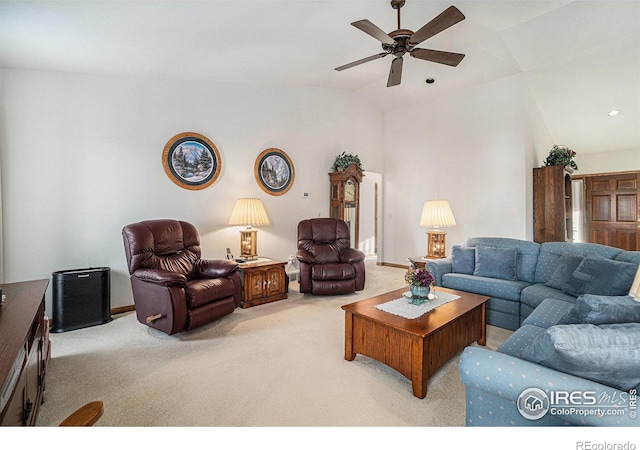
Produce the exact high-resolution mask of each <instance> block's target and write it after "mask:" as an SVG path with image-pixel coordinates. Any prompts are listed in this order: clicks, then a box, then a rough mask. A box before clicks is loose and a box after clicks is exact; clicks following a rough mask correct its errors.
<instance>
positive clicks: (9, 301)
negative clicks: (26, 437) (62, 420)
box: [0, 280, 49, 426]
mask: <svg viewBox="0 0 640 450" xmlns="http://www.w3.org/2000/svg"><path fill="white" fill-rule="evenodd" d="M48 284H49V280H38V281H27V282H21V283H10V284H4V285H1V286H0V287H1V288H2V292H3V294H4V295H5V296H6V299H5V302H4V304H3V305H2V306H0V342H1V343H2V345H1V348H0V424H2V425H9V426H19V425H35V421H36V416H37V414H38V407H39V406H40V403H42V395H43V391H44V375H45V371H46V364H47V360H48V348H49V334H48V321H47V322H45V318H44V295H45V292H46V289H47V285H48Z"/></svg>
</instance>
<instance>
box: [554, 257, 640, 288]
mask: <svg viewBox="0 0 640 450" xmlns="http://www.w3.org/2000/svg"><path fill="white" fill-rule="evenodd" d="M637 271H638V264H634V263H628V262H623V261H615V260H613V259H609V258H605V257H604V256H600V255H589V256H587V257H586V258H585V259H584V260H583V261H582V262H581V263H580V265H579V266H578V267H577V268H576V270H575V271H574V272H573V274H571V276H570V277H569V279H568V280H567V282H566V283H565V284H564V285H563V286H562V291H563V292H565V293H566V294H569V295H573V296H575V297H578V296H580V295H582V294H596V295H614V296H615V295H627V294H628V293H629V289H631V284H632V283H633V278H634V277H635V275H636V272H637Z"/></svg>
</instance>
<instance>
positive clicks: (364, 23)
mask: <svg viewBox="0 0 640 450" xmlns="http://www.w3.org/2000/svg"><path fill="white" fill-rule="evenodd" d="M351 25H353V26H354V27H356V28H357V29H359V30H362V31H364V32H365V33H367V34H368V35H369V36H373V37H374V38H376V39H377V40H379V41H380V42H382V43H383V44H389V45H395V43H396V41H394V40H393V39H391V38H390V37H389V35H388V34H387V33H385V32H384V31H382V30H381V29H380V28H378V27H377V26H376V25H374V24H373V23H371V22H370V21H369V20H367V19H363V20H358V21H357V22H353V23H352V24H351Z"/></svg>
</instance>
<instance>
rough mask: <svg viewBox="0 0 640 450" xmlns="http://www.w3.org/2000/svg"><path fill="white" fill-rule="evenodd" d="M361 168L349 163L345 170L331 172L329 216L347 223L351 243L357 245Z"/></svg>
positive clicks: (355, 246)
mask: <svg viewBox="0 0 640 450" xmlns="http://www.w3.org/2000/svg"><path fill="white" fill-rule="evenodd" d="M363 176H364V175H363V173H362V169H360V167H359V166H358V165H357V164H356V163H351V164H350V165H349V167H347V168H346V169H345V170H342V171H338V172H331V173H330V174H329V179H330V181H331V191H330V199H331V200H330V206H329V211H330V216H331V218H333V219H340V220H344V221H345V222H346V223H347V225H349V231H350V235H351V245H352V246H353V247H354V248H357V247H358V229H359V226H360V183H361V182H362V177H363Z"/></svg>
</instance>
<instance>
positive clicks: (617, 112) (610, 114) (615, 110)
mask: <svg viewBox="0 0 640 450" xmlns="http://www.w3.org/2000/svg"><path fill="white" fill-rule="evenodd" d="M618 114H620V111H618V110H617V109H613V110H611V111H609V116H610V117H613V116H617V115H618Z"/></svg>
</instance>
